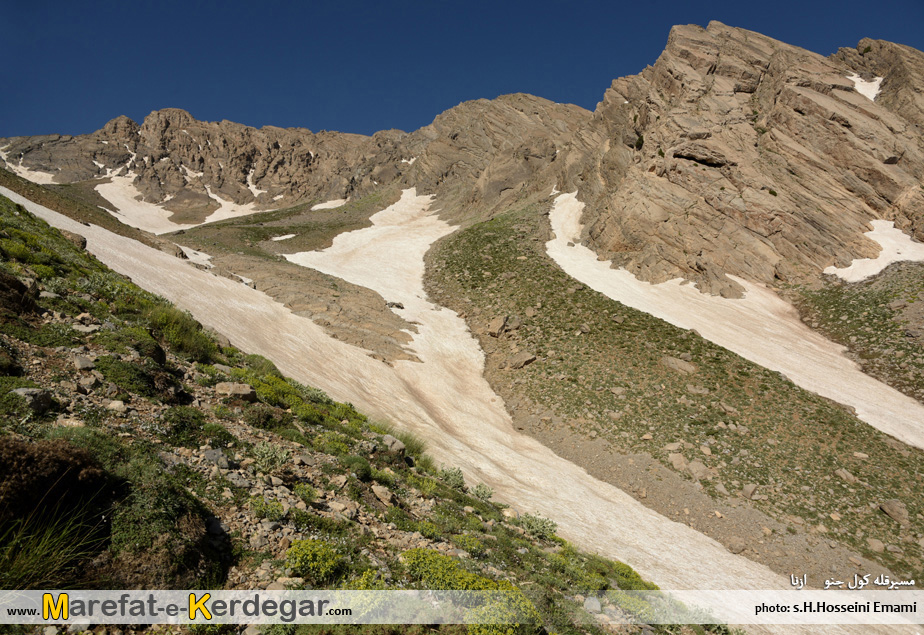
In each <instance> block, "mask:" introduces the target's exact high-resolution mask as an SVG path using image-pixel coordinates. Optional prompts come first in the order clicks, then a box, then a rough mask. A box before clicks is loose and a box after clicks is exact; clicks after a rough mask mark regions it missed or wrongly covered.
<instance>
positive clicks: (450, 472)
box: [440, 467, 465, 492]
mask: <svg viewBox="0 0 924 635" xmlns="http://www.w3.org/2000/svg"><path fill="white" fill-rule="evenodd" d="M440 479H441V480H442V481H443V482H444V483H446V485H448V486H449V487H451V488H453V489H457V490H459V491H460V492H464V491H465V477H464V476H463V475H462V470H461V469H460V468H458V467H448V468H447V467H444V468H443V469H442V470H440Z"/></svg>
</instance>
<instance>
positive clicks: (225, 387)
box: [215, 381, 257, 403]
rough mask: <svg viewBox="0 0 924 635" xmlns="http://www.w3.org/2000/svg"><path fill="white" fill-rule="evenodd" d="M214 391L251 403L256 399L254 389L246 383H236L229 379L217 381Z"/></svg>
mask: <svg viewBox="0 0 924 635" xmlns="http://www.w3.org/2000/svg"><path fill="white" fill-rule="evenodd" d="M215 392H216V393H218V394H219V395H225V396H228V397H232V398H234V399H240V400H241V401H248V402H250V403H253V402H255V401H256V400H257V393H256V391H255V390H254V389H253V388H252V387H251V386H249V385H247V384H238V383H234V382H230V381H223V382H219V383H218V384H216V385H215Z"/></svg>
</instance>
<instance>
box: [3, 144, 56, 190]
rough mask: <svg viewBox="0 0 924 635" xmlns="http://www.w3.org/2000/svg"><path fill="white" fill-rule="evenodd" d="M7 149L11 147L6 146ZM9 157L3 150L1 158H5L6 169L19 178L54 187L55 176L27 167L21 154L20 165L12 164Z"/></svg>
mask: <svg viewBox="0 0 924 635" xmlns="http://www.w3.org/2000/svg"><path fill="white" fill-rule="evenodd" d="M5 147H9V146H5ZM8 157H9V155H8V154H7V153H6V152H4V151H3V150H0V158H3V160H4V161H5V162H6V168H7V169H8V170H10V171H11V172H13V173H14V174H16V175H17V176H21V177H22V178H24V179H26V180H28V181H32V182H33V183H38V184H39V185H54V184H55V179H54V174H51V173H49V172H41V171H39V170H32V169H30V168H27V167H25V166H24V165H23V164H22V155H21V154H20V155H19V163H13V162H11V161H10V159H9V158H8Z"/></svg>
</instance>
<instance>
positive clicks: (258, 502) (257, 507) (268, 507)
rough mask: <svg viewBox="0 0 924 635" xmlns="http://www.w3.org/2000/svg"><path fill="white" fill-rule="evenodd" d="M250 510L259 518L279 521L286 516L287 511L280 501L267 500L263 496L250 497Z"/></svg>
mask: <svg viewBox="0 0 924 635" xmlns="http://www.w3.org/2000/svg"><path fill="white" fill-rule="evenodd" d="M250 510H251V511H252V512H253V514H254V516H256V517H257V518H265V519H266V520H272V521H279V520H282V519H283V518H285V516H286V512H285V510H284V509H283V507H282V503H280V502H279V501H271V500H266V499H265V498H263V497H262V496H252V497H251V498H250Z"/></svg>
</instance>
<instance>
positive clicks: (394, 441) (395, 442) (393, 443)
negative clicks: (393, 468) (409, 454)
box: [382, 434, 407, 454]
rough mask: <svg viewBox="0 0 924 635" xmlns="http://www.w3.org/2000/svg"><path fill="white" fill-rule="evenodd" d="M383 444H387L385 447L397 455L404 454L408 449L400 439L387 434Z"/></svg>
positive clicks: (383, 438)
mask: <svg viewBox="0 0 924 635" xmlns="http://www.w3.org/2000/svg"><path fill="white" fill-rule="evenodd" d="M382 443H384V444H385V447H386V448H388V451H389V452H394V453H396V454H404V451H405V450H406V449H407V448H406V447H405V445H404V443H402V442H401V440H400V439H398V438H396V437H393V436H392V435H390V434H386V435H385V436H384V437H382Z"/></svg>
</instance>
